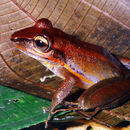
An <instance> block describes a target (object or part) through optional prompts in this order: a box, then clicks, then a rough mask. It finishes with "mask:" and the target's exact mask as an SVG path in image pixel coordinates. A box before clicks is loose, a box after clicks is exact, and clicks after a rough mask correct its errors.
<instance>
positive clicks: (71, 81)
mask: <svg viewBox="0 0 130 130" xmlns="http://www.w3.org/2000/svg"><path fill="white" fill-rule="evenodd" d="M76 80H77V79H76V77H75V76H73V75H72V74H68V75H67V76H66V77H65V80H64V82H63V83H62V84H61V85H60V86H59V87H58V89H57V90H56V92H55V93H54V95H53V98H52V103H51V106H50V108H49V115H48V118H47V120H46V122H45V124H46V127H47V122H48V120H49V118H50V115H51V113H52V112H53V110H54V109H55V107H56V106H57V105H58V104H60V103H61V102H62V101H63V100H64V99H65V98H66V97H67V96H68V94H69V93H70V92H71V90H72V88H73V87H74V86H75V84H76Z"/></svg>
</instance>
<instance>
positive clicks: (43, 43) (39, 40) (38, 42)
mask: <svg viewBox="0 0 130 130" xmlns="http://www.w3.org/2000/svg"><path fill="white" fill-rule="evenodd" d="M34 40H35V43H34V47H35V48H37V49H38V50H40V51H44V52H48V51H49V50H50V48H51V43H50V41H49V40H48V38H47V37H46V36H44V35H39V36H36V37H34Z"/></svg>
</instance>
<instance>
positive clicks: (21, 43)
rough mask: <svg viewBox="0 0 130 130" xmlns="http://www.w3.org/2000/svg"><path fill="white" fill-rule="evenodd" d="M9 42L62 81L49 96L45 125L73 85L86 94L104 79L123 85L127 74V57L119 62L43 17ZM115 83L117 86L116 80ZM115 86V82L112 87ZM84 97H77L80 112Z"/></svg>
mask: <svg viewBox="0 0 130 130" xmlns="http://www.w3.org/2000/svg"><path fill="white" fill-rule="evenodd" d="M10 39H11V40H12V41H13V43H14V46H15V47H16V48H18V49H19V50H20V51H21V52H23V53H25V54H26V55H28V56H30V57H32V58H34V59H36V60H38V61H39V62H40V63H41V64H42V65H44V66H45V67H46V68H48V69H49V70H50V71H52V72H53V73H54V74H55V75H56V76H58V77H60V78H62V79H63V82H62V83H61V85H59V87H58V88H57V90H55V92H54V95H53V97H52V103H51V105H50V108H49V115H48V118H47V120H46V124H47V122H48V120H49V118H50V115H51V114H52V113H53V112H54V110H55V108H56V107H57V105H59V104H61V103H62V102H63V101H64V99H65V98H66V97H67V96H68V95H69V94H70V92H71V91H72V89H73V88H74V86H78V87H79V88H82V89H84V90H85V91H87V90H88V89H89V88H94V87H95V85H98V84H99V82H102V81H105V80H109V79H114V78H118V79H120V80H121V82H123V81H122V80H126V79H128V77H129V74H130V72H129V70H128V66H129V62H130V60H129V59H128V58H127V59H125V58H122V57H118V58H119V59H118V58H117V57H115V56H114V55H113V54H111V53H110V52H109V51H107V50H106V49H105V48H103V47H101V46H98V45H94V44H91V43H88V42H84V41H81V40H79V39H77V38H76V37H75V36H72V35H70V34H67V33H65V32H64V31H62V30H60V29H58V28H55V27H53V25H52V23H51V21H50V20H48V19H46V18H42V19H39V20H37V21H36V23H35V24H34V25H33V26H31V27H28V28H25V29H21V30H19V31H16V32H14V33H13V34H12V35H11V38H10ZM126 64H127V65H126ZM125 65H126V66H127V68H126V67H125ZM126 81H127V82H128V80H126ZM117 82H118V84H120V82H119V80H118V81H117ZM123 83H124V82H123ZM106 84H107V83H106V82H105V85H106ZM115 84H116V83H115V81H114V83H113V85H115ZM102 86H103V85H102ZM106 86H107V85H106ZM127 86H129V85H127ZM85 95H86V94H83V95H81V98H80V97H79V98H80V103H79V104H81V105H79V106H78V107H79V108H80V109H82V108H83V109H84V107H81V106H82V103H81V102H82V101H83V99H86V98H87V97H85ZM87 95H88V94H87ZM84 97H85V98H84ZM81 99H82V100H81ZM84 102H85V101H84Z"/></svg>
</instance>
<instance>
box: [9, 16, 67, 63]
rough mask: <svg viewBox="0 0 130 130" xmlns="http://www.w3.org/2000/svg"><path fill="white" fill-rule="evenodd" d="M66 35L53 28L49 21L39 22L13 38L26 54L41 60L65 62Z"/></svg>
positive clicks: (16, 33)
mask: <svg viewBox="0 0 130 130" xmlns="http://www.w3.org/2000/svg"><path fill="white" fill-rule="evenodd" d="M64 39H66V34H65V33H64V32H62V31H61V30H59V29H56V28H53V26H52V24H51V22H50V21H49V20H48V19H44V18H43V19H40V20H38V21H37V22H36V23H35V25H34V26H32V27H28V28H25V29H22V30H20V31H17V32H15V33H14V34H12V36H11V40H12V41H13V42H14V45H15V46H16V47H17V48H18V49H19V50H20V51H22V52H24V53H25V54H27V55H29V56H31V57H33V58H35V59H37V60H39V61H44V60H51V61H55V62H59V59H60V60H63V57H64V51H65V46H66V42H64Z"/></svg>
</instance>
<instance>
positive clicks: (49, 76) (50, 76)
mask: <svg viewBox="0 0 130 130" xmlns="http://www.w3.org/2000/svg"><path fill="white" fill-rule="evenodd" d="M55 76H56V75H55V74H53V75H48V76H44V77H43V78H40V81H41V82H44V81H45V80H46V79H47V78H53V77H55Z"/></svg>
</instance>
